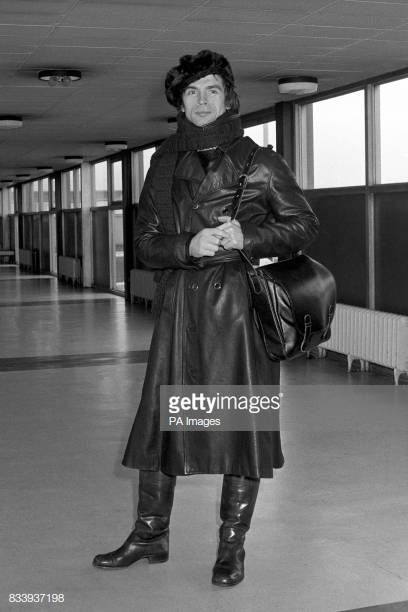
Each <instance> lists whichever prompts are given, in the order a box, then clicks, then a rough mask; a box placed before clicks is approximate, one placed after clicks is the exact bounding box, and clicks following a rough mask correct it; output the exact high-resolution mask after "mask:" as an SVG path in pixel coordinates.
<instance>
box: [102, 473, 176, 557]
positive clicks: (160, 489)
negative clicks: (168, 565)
mask: <svg viewBox="0 0 408 612" xmlns="http://www.w3.org/2000/svg"><path fill="white" fill-rule="evenodd" d="M175 484H176V476H169V475H167V474H163V472H149V471H146V470H140V472H139V503H138V506H137V520H136V524H135V528H134V529H133V531H132V533H131V534H130V535H129V537H128V538H127V540H126V541H125V542H124V543H123V544H122V546H120V547H119V548H118V549H116V550H114V551H112V552H109V553H106V554H103V555H97V556H96V557H95V558H94V560H93V565H94V566H95V567H100V568H104V569H116V568H120V567H128V566H129V565H131V564H132V563H134V562H135V561H138V560H139V559H143V558H147V559H148V560H149V563H162V562H164V561H167V560H168V558H169V522H170V513H171V509H172V506H173V497H174V487H175Z"/></svg>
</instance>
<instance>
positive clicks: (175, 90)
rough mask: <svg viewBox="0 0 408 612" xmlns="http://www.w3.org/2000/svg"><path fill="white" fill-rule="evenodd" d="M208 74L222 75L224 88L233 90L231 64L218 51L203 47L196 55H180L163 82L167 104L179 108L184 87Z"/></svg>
mask: <svg viewBox="0 0 408 612" xmlns="http://www.w3.org/2000/svg"><path fill="white" fill-rule="evenodd" d="M209 74H218V75H219V76H220V77H222V79H223V81H224V85H225V86H226V89H227V90H229V91H231V92H232V91H233V90H234V75H233V74H232V70H231V66H230V64H229V62H228V60H227V59H226V58H225V57H224V56H223V55H221V54H220V53H216V52H215V51H209V50H208V49H203V50H202V51H199V52H198V53H197V54H196V55H183V56H182V57H180V63H179V64H178V66H175V67H174V68H172V69H171V70H169V72H168V73H167V76H166V80H165V82H164V86H165V90H166V98H167V101H168V102H169V104H172V105H173V106H175V107H176V108H180V106H181V104H182V95H183V92H184V90H185V89H186V87H187V86H188V85H190V83H193V82H194V81H198V79H201V78H203V77H205V76H207V75H209Z"/></svg>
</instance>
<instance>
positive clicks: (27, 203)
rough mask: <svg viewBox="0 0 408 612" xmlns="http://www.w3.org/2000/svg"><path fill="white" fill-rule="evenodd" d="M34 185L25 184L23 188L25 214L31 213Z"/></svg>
mask: <svg viewBox="0 0 408 612" xmlns="http://www.w3.org/2000/svg"><path fill="white" fill-rule="evenodd" d="M32 191H33V183H24V184H23V186H22V188H21V194H22V210H23V213H28V212H31V205H32V204H31V203H32V199H33V198H32Z"/></svg>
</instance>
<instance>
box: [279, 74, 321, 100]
mask: <svg viewBox="0 0 408 612" xmlns="http://www.w3.org/2000/svg"><path fill="white" fill-rule="evenodd" d="M318 86H319V83H318V80H317V78H316V77H310V76H305V77H304V76H302V77H296V76H290V77H281V78H280V79H278V90H279V93H281V94H291V95H295V96H304V95H305V94H313V93H316V91H317V89H318Z"/></svg>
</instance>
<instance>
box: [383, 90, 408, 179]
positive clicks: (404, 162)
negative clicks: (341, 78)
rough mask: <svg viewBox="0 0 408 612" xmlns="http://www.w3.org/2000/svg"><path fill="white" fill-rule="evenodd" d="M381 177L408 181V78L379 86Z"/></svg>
mask: <svg viewBox="0 0 408 612" xmlns="http://www.w3.org/2000/svg"><path fill="white" fill-rule="evenodd" d="M378 89H379V92H380V93H379V101H380V143H381V144H380V176H381V178H380V177H379V178H380V181H381V183H397V182H406V181H408V150H407V139H408V123H407V116H406V115H407V105H408V79H400V80H398V81H393V82H392V83H384V84H383V85H380V86H379V88H378Z"/></svg>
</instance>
